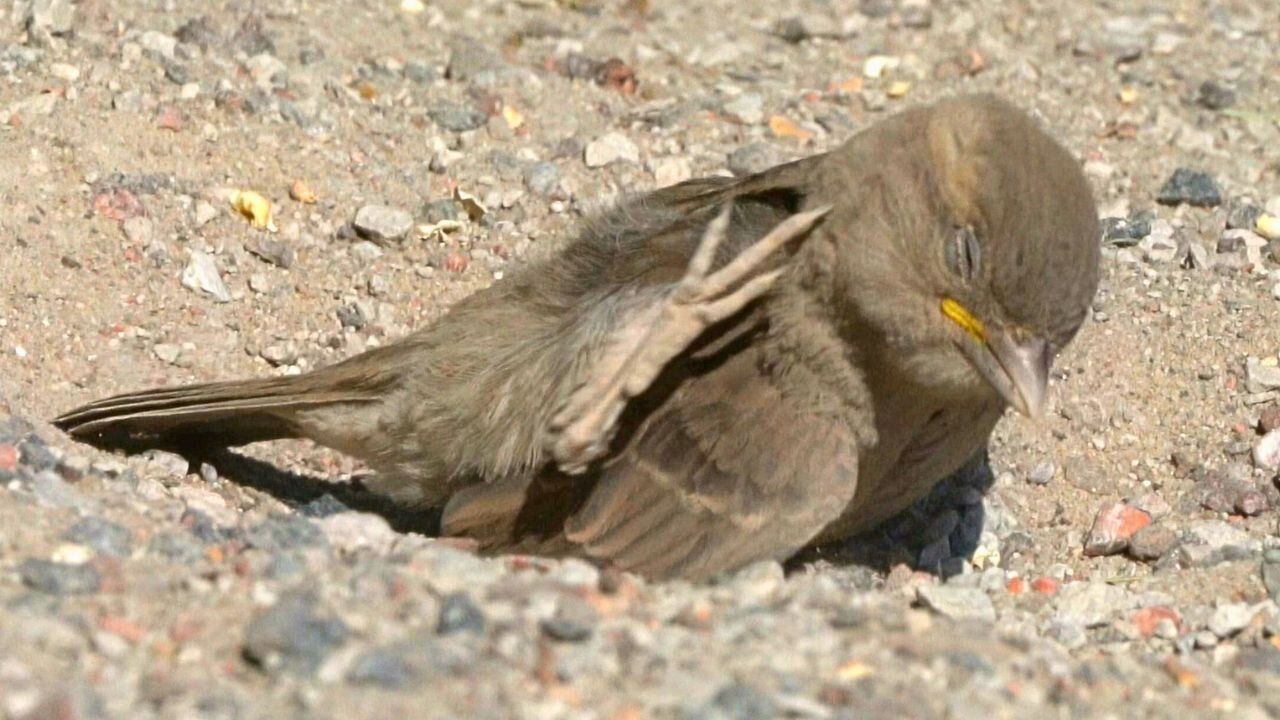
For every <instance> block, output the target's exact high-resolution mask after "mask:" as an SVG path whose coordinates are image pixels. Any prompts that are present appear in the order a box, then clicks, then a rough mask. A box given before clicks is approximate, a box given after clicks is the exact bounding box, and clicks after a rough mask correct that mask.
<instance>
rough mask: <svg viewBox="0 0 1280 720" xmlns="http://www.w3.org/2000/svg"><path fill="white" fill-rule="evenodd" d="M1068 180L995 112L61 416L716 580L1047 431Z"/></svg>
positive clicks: (664, 210) (592, 222) (1022, 121)
mask: <svg viewBox="0 0 1280 720" xmlns="http://www.w3.org/2000/svg"><path fill="white" fill-rule="evenodd" d="M1098 238H1099V229H1098V215H1097V209H1096V206H1095V204H1094V199H1093V196H1092V192H1091V190H1090V187H1089V184H1088V181H1087V180H1086V179H1085V177H1084V175H1083V173H1082V171H1081V167H1080V163H1079V162H1078V161H1077V160H1076V158H1074V157H1073V156H1072V154H1071V153H1070V152H1069V151H1067V150H1066V149H1065V148H1064V147H1063V146H1062V145H1061V144H1059V143H1058V142H1057V141H1056V140H1055V139H1054V138H1053V137H1052V136H1051V135H1050V134H1049V132H1048V131H1047V130H1045V129H1044V128H1043V127H1042V126H1041V124H1040V121H1038V120H1036V119H1034V118H1032V117H1031V116H1030V115H1029V114H1027V113H1026V112H1025V111H1023V110H1021V109H1019V108H1018V107H1017V106H1015V105H1013V104H1012V103H1010V102H1008V101H1006V100H1004V99H1002V98H1000V97H999V96H996V95H992V94H960V95H954V96H951V97H947V98H943V99H941V100H938V101H935V102H933V103H931V104H922V105H919V106H916V107H912V108H908V109H905V110H902V111H900V112H898V113H896V114H894V115H891V116H889V117H887V118H886V119H883V120H881V121H879V122H876V123H873V124H870V125H869V126H867V127H865V128H864V129H862V130H860V131H859V132H857V133H855V134H854V135H852V136H851V137H850V138H848V139H847V140H846V141H845V142H844V143H843V144H841V145H839V146H837V147H835V148H834V149H831V150H829V151H827V152H822V153H817V154H813V155H810V156H808V157H804V158H801V159H799V160H795V161H791V162H787V163H783V164H780V165H777V166H774V167H772V168H769V169H766V170H763V171H761V172H758V173H754V174H748V175H743V176H739V177H726V176H711V177H704V178H695V179H691V180H687V181H684V182H681V183H678V184H675V185H671V186H668V187H665V188H660V189H656V190H651V191H648V192H642V193H636V194H634V195H631V196H628V197H626V198H624V199H622V200H620V201H618V202H617V203H616V204H615V205H614V206H613V207H612V208H611V209H608V210H605V211H603V212H601V213H599V214H598V215H595V216H593V217H589V218H587V219H585V220H584V221H583V223H582V225H581V226H580V227H579V228H578V230H577V232H576V234H575V235H574V236H573V237H571V238H567V239H566V242H565V243H564V245H563V246H562V248H561V249H560V250H559V251H558V252H556V253H555V254H553V255H551V256H549V257H547V258H544V259H542V260H539V261H536V262H531V263H530V264H528V265H526V266H524V267H522V268H520V269H519V270H517V271H515V272H513V273H511V274H509V275H508V276H507V277H506V278H505V279H501V280H498V281H495V282H494V283H492V284H491V285H490V286H488V287H487V288H485V289H482V290H480V291H478V292H476V293H474V294H472V295H470V296H468V297H466V298H464V299H462V300H460V301H459V302H457V303H455V304H454V305H453V306H452V307H451V308H450V309H449V310H448V312H447V313H446V314H444V315H443V316H442V317H441V318H439V319H438V320H436V321H435V322H433V323H432V324H430V325H427V326H425V327H423V328H421V329H419V330H417V331H415V332H414V333H412V334H409V335H408V336H406V337H404V338H402V339H400V340H398V341H396V342H393V343H389V344H387V345H385V346H381V347H378V348H375V349H372V350H369V351H367V352H364V353H362V354H359V355H355V356H353V357H351V358H348V359H346V360H344V361H341V362H338V363H335V364H332V365H329V366H327V367H322V368H319V369H316V370H313V371H311V372H309V373H305V374H301V375H295V376H286V377H270V378H261V379H247V380H235V381H224V382H211V383H206V384H197V385H190V386H185V387H173V388H158V389H153V390H146V391H142V392H136V393H130V394H124V395H119V396H115V397H111V398H107V399H104V400H100V401H97V402H92V403H90V404H88V405H85V406H83V407H80V408H77V409H74V410H71V411H70V412H67V413H65V414H63V415H61V416H60V417H58V418H56V419H55V420H54V421H53V422H54V424H55V425H56V426H58V427H59V428H61V429H62V430H64V431H66V432H68V433H69V434H70V435H71V436H73V437H74V438H77V439H80V440H83V441H86V442H89V443H91V444H94V445H97V446H99V447H103V448H108V449H118V450H124V451H127V452H136V451H141V450H145V449H149V448H163V449H173V450H177V451H180V452H183V451H189V450H191V449H193V448H221V447H232V446H239V445H244V444H248V443H252V442H258V441H267V440H274V439H280V438H296V437H302V438H309V439H311V440H313V441H315V442H316V443H318V444H320V445H324V446H327V447H330V448H333V449H336V450H338V451H340V452H343V453H346V454H349V455H351V456H354V457H356V458H358V459H360V460H363V461H364V462H365V463H366V464H367V465H368V466H369V467H370V468H371V469H372V470H373V474H372V476H371V477H370V478H369V479H368V480H367V481H366V483H365V484H366V486H367V487H368V488H369V489H370V490H372V491H374V492H377V493H380V494H382V495H384V496H386V497H388V498H390V499H391V500H392V501H394V502H395V503H397V504H399V505H402V506H405V507H417V508H438V509H441V510H442V513H443V515H442V520H441V532H442V533H443V534H444V535H446V536H457V537H463V538H471V539H473V540H474V541H475V543H476V544H477V546H478V547H479V548H480V550H481V551H482V552H487V553H533V554H543V555H548V556H566V555H572V556H578V557H583V558H586V559H589V560H592V561H594V562H597V563H599V564H601V565H605V566H609V567H613V568H617V569H619V570H624V571H631V572H634V573H637V574H639V575H642V576H645V577H649V578H652V579H656V580H663V579H670V578H684V579H687V580H690V581H695V582H700V581H706V580H710V579H713V578H715V577H717V576H719V575H722V574H724V573H726V572H729V571H732V570H735V569H738V568H741V567H743V566H745V565H748V564H751V563H754V562H757V561H766V560H775V561H785V560H786V559H788V558H789V557H791V556H793V555H794V554H796V553H797V552H798V551H800V550H802V549H804V548H806V547H809V546H812V545H814V544H815V543H820V542H828V541H832V540H838V539H841V538H849V537H852V536H854V535H856V534H857V533H861V532H865V531H868V530H870V529H872V528H874V527H876V526H877V525H878V524H880V523H882V522H884V521H885V520H887V519H889V518H891V517H893V516H894V515H895V514H896V513H899V512H901V511H903V510H904V509H905V508H907V507H908V506H910V505H911V503H913V502H914V501H916V500H918V499H919V498H921V497H923V496H925V495H926V494H927V493H928V492H929V490H930V489H931V488H932V487H934V486H935V485H936V484H937V483H938V482H939V481H940V480H942V479H943V478H945V477H947V475H948V474H949V473H952V472H953V471H955V470H957V468H960V467H961V466H962V465H963V464H964V463H965V462H966V461H967V460H968V459H969V458H971V457H973V456H974V455H975V453H978V452H980V451H982V450H983V449H984V448H985V447H986V445H987V443H988V441H989V438H990V435H991V432H992V430H993V428H994V427H995V426H996V424H997V422H998V421H999V419H1000V418H1001V417H1002V416H1003V415H1004V414H1005V413H1006V411H1007V410H1009V409H1012V410H1013V411H1015V412H1017V413H1021V414H1023V415H1026V416H1029V417H1031V418H1042V417H1043V415H1044V410H1045V405H1046V398H1047V385H1048V382H1049V378H1050V374H1051V369H1052V367H1053V363H1054V361H1055V358H1056V357H1057V355H1058V354H1059V353H1060V352H1061V351H1062V350H1063V348H1065V347H1066V346H1067V345H1068V344H1069V343H1070V342H1071V341H1072V339H1073V338H1074V337H1075V336H1076V335H1077V333H1078V331H1079V330H1080V328H1081V326H1082V325H1083V324H1084V322H1085V320H1086V317H1087V315H1088V314H1089V309H1090V306H1091V303H1092V298H1093V296H1094V294H1095V292H1096V289H1097V285H1098V281H1099V271H1098V263H1099V253H1100V247H1099V241H1098Z"/></svg>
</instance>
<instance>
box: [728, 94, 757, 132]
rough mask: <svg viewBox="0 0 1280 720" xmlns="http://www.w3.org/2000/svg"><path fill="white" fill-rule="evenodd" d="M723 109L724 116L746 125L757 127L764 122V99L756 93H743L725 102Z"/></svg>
mask: <svg viewBox="0 0 1280 720" xmlns="http://www.w3.org/2000/svg"><path fill="white" fill-rule="evenodd" d="M723 108H724V112H725V114H726V115H729V116H731V117H735V118H737V119H738V120H740V121H742V122H743V123H745V124H747V125H759V124H760V123H761V122H762V121H764V98H763V97H761V96H760V95H758V94H756V93H743V94H741V95H739V96H737V97H736V98H734V99H732V100H730V101H728V102H726V103H725V104H724V106H723Z"/></svg>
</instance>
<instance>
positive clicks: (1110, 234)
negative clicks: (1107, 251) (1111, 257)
mask: <svg viewBox="0 0 1280 720" xmlns="http://www.w3.org/2000/svg"><path fill="white" fill-rule="evenodd" d="M1150 234H1151V223H1150V222H1147V221H1146V220H1144V219H1135V218H1114V217H1112V218H1103V219H1102V242H1103V244H1105V245H1108V246H1110V247H1130V246H1133V245H1137V244H1138V241H1139V240H1141V239H1142V238H1144V237H1146V236H1147V235H1150Z"/></svg>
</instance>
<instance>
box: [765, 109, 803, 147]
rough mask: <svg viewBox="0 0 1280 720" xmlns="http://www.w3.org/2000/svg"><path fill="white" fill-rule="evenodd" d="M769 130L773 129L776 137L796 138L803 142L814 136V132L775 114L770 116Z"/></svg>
mask: <svg viewBox="0 0 1280 720" xmlns="http://www.w3.org/2000/svg"><path fill="white" fill-rule="evenodd" d="M769 130H771V131H772V132H773V134H774V136H776V137H780V138H795V139H797V140H799V141H801V142H807V141H808V140H810V139H811V138H812V137H813V133H811V132H809V131H808V130H805V129H804V128H802V127H800V126H799V125H797V124H795V123H794V122H792V121H791V120H788V119H787V118H785V117H783V116H781V115H774V116H773V117H771V118H769Z"/></svg>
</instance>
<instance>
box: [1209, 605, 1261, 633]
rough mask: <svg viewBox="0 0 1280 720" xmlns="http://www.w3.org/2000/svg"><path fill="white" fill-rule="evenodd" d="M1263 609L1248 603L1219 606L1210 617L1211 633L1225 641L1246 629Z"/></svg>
mask: <svg viewBox="0 0 1280 720" xmlns="http://www.w3.org/2000/svg"><path fill="white" fill-rule="evenodd" d="M1261 609H1262V608H1260V607H1258V606H1255V605H1249V604H1247V603H1228V604H1225V605H1219V606H1218V607H1217V608H1215V609H1214V611H1213V615H1211V616H1209V632H1211V633H1213V634H1214V635H1217V636H1218V637H1219V638H1222V639H1224V640H1225V639H1226V638H1229V637H1231V636H1232V635H1235V634H1236V633H1238V632H1240V631H1241V630H1243V629H1245V627H1246V626H1248V625H1249V623H1250V622H1251V621H1252V620H1253V617H1254V616H1255V615H1257V614H1258V611H1259V610H1261Z"/></svg>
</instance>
